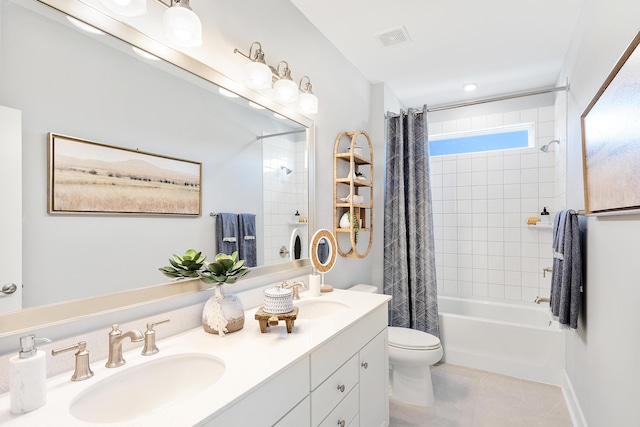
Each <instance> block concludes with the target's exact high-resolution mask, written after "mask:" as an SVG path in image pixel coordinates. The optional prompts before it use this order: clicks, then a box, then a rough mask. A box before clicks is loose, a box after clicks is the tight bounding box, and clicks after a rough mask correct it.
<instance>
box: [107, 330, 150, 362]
mask: <svg viewBox="0 0 640 427" xmlns="http://www.w3.org/2000/svg"><path fill="white" fill-rule="evenodd" d="M125 338H130V339H131V342H138V341H142V340H143V339H144V335H142V332H140V331H138V330H136V329H132V330H130V331H128V332H124V333H123V332H122V331H121V330H120V329H119V325H112V326H111V332H109V359H108V360H107V364H106V365H105V366H106V367H107V368H117V367H118V366H122V365H124V364H125V363H126V361H125V360H124V358H123V357H122V341H123V340H124V339H125Z"/></svg>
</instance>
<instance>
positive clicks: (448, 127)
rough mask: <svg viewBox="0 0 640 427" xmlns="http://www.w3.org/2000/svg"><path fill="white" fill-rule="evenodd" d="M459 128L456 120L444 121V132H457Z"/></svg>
mask: <svg viewBox="0 0 640 427" xmlns="http://www.w3.org/2000/svg"><path fill="white" fill-rule="evenodd" d="M457 131H458V128H457V126H456V121H455V120H447V121H445V122H442V133H453V132H457Z"/></svg>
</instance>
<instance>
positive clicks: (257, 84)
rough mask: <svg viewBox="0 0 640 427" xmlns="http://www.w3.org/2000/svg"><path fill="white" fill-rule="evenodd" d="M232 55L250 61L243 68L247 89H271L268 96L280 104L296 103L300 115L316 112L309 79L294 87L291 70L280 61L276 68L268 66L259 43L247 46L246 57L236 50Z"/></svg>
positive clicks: (305, 77) (314, 97) (316, 105)
mask: <svg viewBox="0 0 640 427" xmlns="http://www.w3.org/2000/svg"><path fill="white" fill-rule="evenodd" d="M233 53H238V54H240V55H242V56H244V57H245V58H247V59H248V60H249V61H250V62H249V63H248V64H247V65H245V68H244V81H245V83H246V84H247V85H248V86H249V87H251V88H253V89H263V88H271V87H273V91H272V92H271V93H270V96H273V97H274V98H275V100H276V101H278V102H280V103H281V104H294V103H296V102H297V103H296V109H297V111H299V112H300V113H302V114H316V113H317V112H318V97H317V96H316V95H315V94H314V93H313V91H312V87H311V79H310V78H309V77H308V76H304V77H302V79H301V80H300V84H299V85H296V83H295V82H294V81H293V79H292V78H291V69H290V68H289V63H287V61H280V62H279V63H278V67H277V68H274V67H272V66H270V65H268V64H267V63H266V61H265V59H264V51H263V50H262V45H261V44H260V43H259V42H253V43H252V44H251V46H249V54H248V55H246V54H244V53H242V52H241V51H240V50H238V49H234V50H233Z"/></svg>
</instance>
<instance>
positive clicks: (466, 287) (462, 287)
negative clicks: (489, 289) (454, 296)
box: [458, 282, 473, 297]
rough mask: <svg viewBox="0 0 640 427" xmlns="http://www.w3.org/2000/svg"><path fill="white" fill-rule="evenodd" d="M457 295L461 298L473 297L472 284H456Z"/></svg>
mask: <svg viewBox="0 0 640 427" xmlns="http://www.w3.org/2000/svg"><path fill="white" fill-rule="evenodd" d="M458 295H459V296H461V297H471V296H473V283H471V282H458Z"/></svg>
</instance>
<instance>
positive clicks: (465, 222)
mask: <svg viewBox="0 0 640 427" xmlns="http://www.w3.org/2000/svg"><path fill="white" fill-rule="evenodd" d="M457 225H458V226H459V227H473V214H461V213H459V214H458V221H457Z"/></svg>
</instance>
